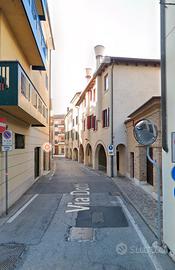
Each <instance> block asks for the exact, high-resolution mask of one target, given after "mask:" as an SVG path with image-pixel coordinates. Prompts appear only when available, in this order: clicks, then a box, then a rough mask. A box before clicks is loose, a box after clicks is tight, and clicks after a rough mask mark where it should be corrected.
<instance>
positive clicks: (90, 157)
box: [71, 46, 160, 176]
mask: <svg viewBox="0 0 175 270" xmlns="http://www.w3.org/2000/svg"><path fill="white" fill-rule="evenodd" d="M103 49H104V48H103V46H96V48H95V51H96V59H97V69H96V71H95V73H94V75H93V76H92V78H91V79H90V80H89V82H88V84H87V86H86V88H85V89H84V91H83V92H82V93H81V95H80V96H79V99H78V101H77V103H76V104H75V106H76V107H78V115H79V121H78V122H79V126H78V133H79V144H78V146H77V147H75V149H74V148H73V147H72V148H71V151H76V152H78V160H79V162H83V163H84V164H85V165H87V166H92V167H93V168H94V169H100V170H103V171H105V172H106V173H107V175H108V176H116V175H126V174H127V166H128V165H127V158H126V148H127V136H126V130H125V125H124V122H125V120H126V118H127V116H128V115H129V114H130V113H131V112H132V111H134V110H136V109H137V108H138V107H139V106H140V104H143V103H144V102H146V101H147V100H148V99H149V98H150V97H152V96H153V95H160V61H159V60H153V59H134V58H123V57H104V56H103ZM110 145H112V146H113V155H112V156H111V155H110V153H109V151H108V149H109V146H110Z"/></svg>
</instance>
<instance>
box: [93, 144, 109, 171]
mask: <svg viewBox="0 0 175 270" xmlns="http://www.w3.org/2000/svg"><path fill="white" fill-rule="evenodd" d="M95 158H96V161H97V167H98V170H100V171H104V172H107V157H106V151H105V149H104V147H103V145H102V144H98V146H97V148H96V154H95Z"/></svg>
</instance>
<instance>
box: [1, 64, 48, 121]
mask: <svg viewBox="0 0 175 270" xmlns="http://www.w3.org/2000/svg"><path fill="white" fill-rule="evenodd" d="M0 109H2V110H4V111H7V112H8V113H11V114H13V116H16V117H17V118H19V119H21V120H22V121H24V122H26V123H27V124H29V125H31V126H46V125H47V124H48V108H47V105H46V104H45V102H44V100H43V99H42V97H41V96H40V94H39V93H38V91H37V89H36V88H35V86H34V85H33V83H32V81H31V80H30V78H29V77H28V76H27V74H26V72H25V71H24V69H23V68H22V66H21V65H20V63H19V62H17V61H5V62H4V61H3V62H2V61H0Z"/></svg>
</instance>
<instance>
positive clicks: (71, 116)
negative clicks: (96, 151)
mask: <svg viewBox="0 0 175 270" xmlns="http://www.w3.org/2000/svg"><path fill="white" fill-rule="evenodd" d="M80 94H81V93H80V92H77V93H76V94H75V95H74V97H73V98H72V100H71V101H70V106H69V107H68V108H67V114H66V116H65V144H66V147H65V148H66V150H65V151H66V154H65V156H66V158H71V159H73V160H76V161H78V148H79V133H78V131H79V115H78V108H77V107H76V102H77V100H78V98H79V96H80Z"/></svg>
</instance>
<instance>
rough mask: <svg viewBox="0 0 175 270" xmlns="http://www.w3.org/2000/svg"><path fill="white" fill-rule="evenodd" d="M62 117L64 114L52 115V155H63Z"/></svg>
mask: <svg viewBox="0 0 175 270" xmlns="http://www.w3.org/2000/svg"><path fill="white" fill-rule="evenodd" d="M64 118H65V115H64V114H57V115H54V117H53V138H54V155H56V156H65V126H64Z"/></svg>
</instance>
